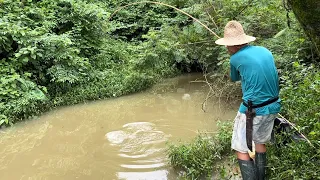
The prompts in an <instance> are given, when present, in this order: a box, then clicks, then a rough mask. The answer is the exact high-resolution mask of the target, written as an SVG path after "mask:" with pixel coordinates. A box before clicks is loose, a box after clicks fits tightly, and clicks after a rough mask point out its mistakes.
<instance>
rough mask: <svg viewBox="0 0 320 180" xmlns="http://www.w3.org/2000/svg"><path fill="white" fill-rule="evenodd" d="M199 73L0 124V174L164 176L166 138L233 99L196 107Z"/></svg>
mask: <svg viewBox="0 0 320 180" xmlns="http://www.w3.org/2000/svg"><path fill="white" fill-rule="evenodd" d="M197 78H201V75H199V74H189V75H184V76H180V77H177V78H173V79H168V80H165V82H164V83H161V84H158V85H156V86H154V87H153V88H151V89H149V90H147V91H145V92H141V93H137V94H132V95H128V96H123V97H120V98H114V99H107V100H100V101H95V102H90V103H86V104H80V105H76V106H70V107H62V108H59V109H56V110H53V111H51V112H48V113H45V114H43V115H42V116H41V117H39V118H36V119H33V120H28V121H25V122H22V123H18V124H16V125H14V126H13V127H11V128H7V129H3V130H1V131H0V136H1V138H0V145H1V146H0V153H1V157H0V164H1V166H0V180H47V179H48V180H62V179H63V180H64V179H65V180H73V179H81V180H90V179H91V180H113V179H114V180H120V179H121V180H122V179H123V180H140V179H146V180H151V179H152V180H156V179H157V180H158V179H159V180H166V179H169V180H171V179H176V177H177V173H175V172H174V171H173V170H172V169H171V168H170V166H168V165H167V161H168V160H167V157H166V154H165V149H166V147H167V146H166V142H168V141H170V142H178V140H182V141H188V140H190V139H192V138H194V137H195V136H196V135H197V133H199V132H201V131H208V132H214V131H216V128H217V127H216V123H217V120H226V119H233V118H234V116H235V113H236V111H237V108H238V107H237V106H233V107H232V106H230V105H228V104H220V105H219V104H218V103H214V100H213V99H211V100H210V101H209V104H208V105H207V109H206V110H207V111H206V112H203V111H202V109H201V107H202V103H203V101H204V100H205V97H206V95H207V92H208V90H209V89H208V87H207V86H206V85H205V84H204V83H190V81H194V80H196V79H197Z"/></svg>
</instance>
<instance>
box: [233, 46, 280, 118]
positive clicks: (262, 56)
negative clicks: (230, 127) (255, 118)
mask: <svg viewBox="0 0 320 180" xmlns="http://www.w3.org/2000/svg"><path fill="white" fill-rule="evenodd" d="M230 77H231V80H232V81H239V80H241V88H242V95H243V96H242V99H243V100H244V101H245V102H248V100H251V101H252V103H253V104H254V105H255V104H261V103H263V102H265V101H267V100H270V99H273V98H275V97H278V96H279V77H278V72H277V68H276V66H275V62H274V58H273V55H272V53H271V52H270V51H269V50H268V49H266V48H264V47H261V46H251V45H247V46H245V47H243V48H241V49H240V50H239V51H238V52H236V53H235V54H233V55H232V56H231V59H230ZM280 107H281V105H280V99H279V100H278V101H277V102H274V103H272V104H269V105H267V106H264V107H261V108H256V109H255V110H256V115H259V116H261V115H268V114H276V113H279V111H280ZM246 110H247V108H246V107H245V106H244V105H243V103H241V105H240V108H239V111H240V112H241V113H245V111H246Z"/></svg>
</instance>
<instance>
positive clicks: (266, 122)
mask: <svg viewBox="0 0 320 180" xmlns="http://www.w3.org/2000/svg"><path fill="white" fill-rule="evenodd" d="M276 116H277V115H276V114H269V115H265V116H256V117H255V119H254V122H253V124H254V126H253V141H254V142H255V150H256V154H255V171H256V174H257V178H258V180H265V179H266V167H267V154H266V145H265V143H267V142H269V141H270V139H271V133H272V129H273V124H274V119H275V118H276Z"/></svg>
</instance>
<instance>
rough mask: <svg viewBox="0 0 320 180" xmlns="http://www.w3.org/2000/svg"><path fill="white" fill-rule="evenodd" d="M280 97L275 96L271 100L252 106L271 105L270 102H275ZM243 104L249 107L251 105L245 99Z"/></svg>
mask: <svg viewBox="0 0 320 180" xmlns="http://www.w3.org/2000/svg"><path fill="white" fill-rule="evenodd" d="M278 99H279V97H275V98H272V99H270V100H268V101H265V102H263V103H261V104H256V105H252V106H251V107H252V108H260V107H263V106H266V105H269V104H271V103H274V102H276V101H278ZM243 105H244V106H245V107H249V105H248V104H247V103H246V102H245V101H243Z"/></svg>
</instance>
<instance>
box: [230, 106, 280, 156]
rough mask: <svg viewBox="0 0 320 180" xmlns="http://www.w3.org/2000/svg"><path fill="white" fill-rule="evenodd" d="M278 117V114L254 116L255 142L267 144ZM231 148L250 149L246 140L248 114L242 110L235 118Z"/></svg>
mask: <svg viewBox="0 0 320 180" xmlns="http://www.w3.org/2000/svg"><path fill="white" fill-rule="evenodd" d="M276 117H277V114H269V115H265V116H255V117H254V119H253V127H252V140H253V142H254V143H255V144H266V143H267V142H269V141H270V139H271V133H272V129H273V124H274V120H275V119H276ZM231 148H232V149H234V150H236V151H238V152H241V153H248V151H249V148H248V147H247V140H246V115H245V114H242V113H240V112H238V114H237V116H236V118H235V119H234V126H233V134H232V140H231Z"/></svg>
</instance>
